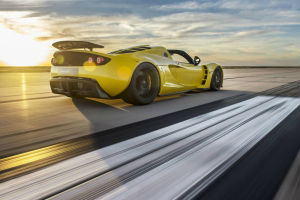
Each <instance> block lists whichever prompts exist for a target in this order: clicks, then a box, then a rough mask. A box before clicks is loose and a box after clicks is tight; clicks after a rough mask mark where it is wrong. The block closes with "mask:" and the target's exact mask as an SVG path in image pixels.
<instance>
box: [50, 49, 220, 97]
mask: <svg viewBox="0 0 300 200" xmlns="http://www.w3.org/2000/svg"><path fill="white" fill-rule="evenodd" d="M69 51H72V52H83V53H92V54H95V55H100V56H104V57H107V58H110V59H111V60H110V61H109V62H108V63H107V64H105V65H99V66H95V65H86V66H52V67H51V77H53V78H54V77H64V76H66V77H68V76H69V77H70V76H71V77H84V78H92V79H95V80H96V81H97V82H98V84H99V85H100V87H101V88H102V89H103V90H104V92H106V93H107V94H108V95H109V96H110V97H115V96H117V95H119V94H121V93H122V92H123V91H124V90H125V89H126V88H127V87H128V86H129V84H130V81H131V77H132V75H133V73H134V71H135V69H136V68H137V67H138V66H139V65H140V64H141V63H145V62H146V63H151V64H152V65H153V66H154V67H156V69H157V71H158V73H159V76H160V81H161V84H160V92H159V95H167V94H172V93H177V92H182V91H187V90H191V89H196V88H210V82H211V77H212V74H213V72H214V70H215V68H216V67H217V66H220V65H217V64H214V63H212V64H207V65H201V66H194V65H193V64H187V63H179V62H176V61H174V60H173V59H172V58H171V56H170V54H169V52H168V51H167V49H166V48H164V47H151V49H145V50H142V51H136V52H134V53H123V54H114V53H112V54H104V53H99V52H95V51H83V50H69ZM165 56H167V57H165ZM71 68H74V69H76V70H78V74H76V75H66V74H64V73H63V72H64V69H71ZM205 70H207V71H208V72H207V77H205ZM203 80H205V83H204V84H203Z"/></svg>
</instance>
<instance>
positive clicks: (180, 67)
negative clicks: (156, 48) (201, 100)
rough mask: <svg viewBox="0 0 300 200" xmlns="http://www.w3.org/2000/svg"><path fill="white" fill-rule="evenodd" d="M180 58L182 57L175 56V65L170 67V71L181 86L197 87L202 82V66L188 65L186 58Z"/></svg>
mask: <svg viewBox="0 0 300 200" xmlns="http://www.w3.org/2000/svg"><path fill="white" fill-rule="evenodd" d="M174 55H176V56H174ZM178 56H181V55H178V54H173V55H172V59H173V63H171V64H170V65H169V69H170V71H171V73H172V75H173V77H174V79H175V80H176V81H177V82H178V83H179V84H181V85H185V86H190V87H196V86H197V85H199V83H200V82H201V77H202V75H201V73H202V68H201V66H195V65H194V64H191V63H188V61H187V60H186V59H185V58H184V57H183V58H180V57H178Z"/></svg>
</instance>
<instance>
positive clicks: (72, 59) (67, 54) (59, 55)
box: [51, 51, 110, 66]
mask: <svg viewBox="0 0 300 200" xmlns="http://www.w3.org/2000/svg"><path fill="white" fill-rule="evenodd" d="M109 61H110V58H107V57H105V56H102V55H101V56H100V55H97V54H93V53H85V52H73V51H59V52H56V53H54V58H52V59H51V63H52V65H54V66H84V65H85V64H93V65H105V64H106V63H108V62H109Z"/></svg>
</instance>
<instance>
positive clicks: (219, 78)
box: [210, 67, 223, 91]
mask: <svg viewBox="0 0 300 200" xmlns="http://www.w3.org/2000/svg"><path fill="white" fill-rule="evenodd" d="M222 83H223V74H222V71H221V68H220V67H217V68H216V69H215V71H214V73H213V75H212V78H211V83H210V89H211V90H215V91H217V90H220V88H221V87H222Z"/></svg>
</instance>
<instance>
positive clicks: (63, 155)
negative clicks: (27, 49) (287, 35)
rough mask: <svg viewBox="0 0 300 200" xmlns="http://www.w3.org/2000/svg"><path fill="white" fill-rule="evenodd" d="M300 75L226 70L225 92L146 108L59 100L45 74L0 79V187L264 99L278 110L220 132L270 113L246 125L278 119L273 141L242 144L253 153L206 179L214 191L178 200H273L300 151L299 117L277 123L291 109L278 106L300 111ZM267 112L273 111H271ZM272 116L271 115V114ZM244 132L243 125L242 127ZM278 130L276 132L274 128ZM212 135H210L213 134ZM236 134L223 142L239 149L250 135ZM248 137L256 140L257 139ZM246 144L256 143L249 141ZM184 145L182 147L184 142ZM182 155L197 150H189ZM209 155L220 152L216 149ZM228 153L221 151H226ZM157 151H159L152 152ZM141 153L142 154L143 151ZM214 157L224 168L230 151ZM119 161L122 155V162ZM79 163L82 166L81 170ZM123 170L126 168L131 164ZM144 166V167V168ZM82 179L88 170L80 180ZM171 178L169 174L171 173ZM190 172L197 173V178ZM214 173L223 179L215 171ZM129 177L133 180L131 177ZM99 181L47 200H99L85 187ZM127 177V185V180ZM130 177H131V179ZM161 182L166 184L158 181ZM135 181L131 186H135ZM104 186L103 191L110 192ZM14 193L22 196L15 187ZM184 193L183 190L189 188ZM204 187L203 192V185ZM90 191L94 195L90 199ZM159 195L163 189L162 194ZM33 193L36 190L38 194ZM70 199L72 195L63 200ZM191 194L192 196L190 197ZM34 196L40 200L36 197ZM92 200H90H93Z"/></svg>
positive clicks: (296, 71) (191, 190)
mask: <svg viewBox="0 0 300 200" xmlns="http://www.w3.org/2000/svg"><path fill="white" fill-rule="evenodd" d="M299 72H300V69H295V68H293V69H292V68H287V69H278V68H276V69H275V68H274V69H272V68H271V69H270V68H266V69H258V68H255V69H250V68H247V69H225V80H224V88H223V90H222V91H219V92H211V91H205V90H202V91H192V92H188V93H184V94H180V95H173V96H168V97H159V98H157V99H156V101H155V102H154V103H153V104H151V105H147V106H131V105H128V104H126V103H124V102H123V101H122V100H99V99H80V100H78V99H73V100H72V99H70V98H68V97H64V96H60V95H54V94H52V93H51V92H50V88H49V86H48V80H49V74H48V73H45V72H43V73H0V79H1V82H2V83H6V84H4V85H2V86H0V95H1V97H0V109H1V115H0V138H1V140H0V156H1V158H2V159H1V160H0V162H1V165H0V180H1V182H4V181H8V180H9V181H10V183H11V184H12V186H13V185H14V181H15V180H16V181H17V183H18V184H19V182H20V183H21V184H25V185H27V184H26V181H24V180H26V178H25V179H24V180H23V181H20V180H22V179H23V177H30V176H33V177H34V174H35V173H38V174H39V173H42V171H39V170H43V169H45V170H46V171H47V170H48V171H49V170H50V168H51V166H55V165H56V164H58V165H60V163H64V162H69V161H67V159H70V160H72V159H77V157H78V158H79V157H80V156H86V155H88V154H89V152H93V151H98V150H101V149H103V148H104V149H106V147H109V145H113V146H114V145H118V144H119V143H120V142H122V141H127V140H134V139H135V138H140V137H148V136H150V134H149V132H151V131H154V132H155V131H156V130H159V129H164V127H166V126H171V125H173V124H175V123H181V122H183V121H184V120H189V119H190V118H192V117H197V116H201V115H205V114H206V113H209V112H214V111H215V112H218V110H220V109H222V108H224V107H226V106H230V105H239V103H241V102H244V101H245V100H250V99H255V98H261V97H260V96H269V97H263V98H267V99H273V98H274V97H276V96H277V97H276V99H278V100H274V101H275V102H274V105H272V104H271V103H270V104H269V103H267V104H266V106H260V107H261V108H262V109H265V111H262V110H257V111H254V110H253V111H252V110H250V112H249V114H247V112H246V110H245V112H241V114H240V115H241V116H240V117H239V116H235V115H233V117H234V118H237V120H238V121H236V122H233V123H229V124H228V125H226V124H224V125H222V126H223V128H222V127H221V129H225V130H226V129H227V128H228V126H229V125H230V126H232V125H234V123H240V122H239V121H240V120H244V117H242V115H245V117H246V118H247V117H249V116H250V115H253V114H254V115H255V116H256V114H255V112H258V113H262V115H265V114H264V113H265V112H267V113H269V114H268V115H269V117H268V116H267V115H266V116H265V117H264V118H265V119H264V118H261V119H262V120H261V121H264V122H265V123H259V116H260V115H261V114H257V116H258V117H255V118H253V119H255V120H256V121H257V122H256V123H257V124H256V125H255V123H254V122H251V123H253V124H252V125H251V123H250V125H249V124H248V123H246V124H248V126H249V127H250V128H251V127H253V128H257V129H258V130H260V129H259V127H260V126H261V125H264V124H267V123H266V122H267V121H268V120H269V121H270V119H271V118H274V117H275V118H274V121H272V120H271V121H270V122H269V124H270V125H272V126H271V127H268V126H266V127H268V128H267V129H268V130H272V131H271V132H270V133H269V131H267V130H266V127H265V128H263V130H264V131H263V132H261V133H260V134H259V135H263V134H266V137H262V138H260V139H259V140H257V141H256V143H253V144H250V143H249V144H248V145H245V144H246V143H245V144H244V142H242V143H243V144H244V147H242V149H241V150H243V149H248V150H249V149H251V150H250V151H248V152H247V151H245V152H244V153H243V154H241V155H240V157H235V156H234V155H232V156H231V158H234V159H233V160H234V162H233V161H232V163H233V164H232V165H230V166H229V168H226V170H224V174H221V173H219V174H218V175H217V176H212V177H214V178H209V180H210V181H209V184H207V185H206V187H205V189H203V188H202V189H201V190H200V189H199V187H200V186H201V184H200V186H199V184H198V183H201V181H200V180H198V182H197V184H195V185H194V186H193V187H191V188H188V189H187V191H188V192H185V193H184V194H181V195H180V197H182V198H191V197H193V198H194V197H197V198H199V197H201V198H202V199H220V198H222V199H232V198H233V197H235V199H247V198H248V199H271V198H272V197H273V196H274V195H275V193H276V191H277V190H278V188H279V186H280V184H281V182H282V180H283V178H284V177H285V175H286V173H287V171H288V169H289V167H290V166H291V163H292V161H293V159H294V158H295V156H296V153H297V151H298V149H299V143H300V142H299V141H300V140H299V132H300V131H299V124H298V123H294V122H295V121H299V107H298V109H296V110H294V111H293V113H292V114H287V116H288V117H284V118H282V119H281V118H278V119H281V120H283V121H282V122H280V120H276V115H275V114H278V113H280V112H282V111H285V110H288V109H287V108H284V107H282V108H281V107H280V106H283V104H282V103H280V102H281V101H287V102H286V103H285V104H286V106H288V105H290V104H291V105H292V104H295V103H296V104H295V106H296V107H297V105H298V100H299V99H298V100H296V101H295V100H293V98H294V97H299V95H300V90H299V87H300V86H299V83H300V82H299V80H300V76H299V75H300V74H299ZM6 85H7V86H6ZM4 86H5V87H4ZM290 97H292V98H290ZM282 98H283V99H282ZM285 98H287V99H285ZM289 99H291V100H289ZM268 101H269V100H268ZM270 101H271V100H270ZM272 101H273V100H272ZM289 101H291V103H288V102H289ZM276 102H277V103H276ZM292 102H294V103H292ZM258 105H259V104H258ZM268 106H269V107H270V108H268ZM255 107H256V106H255ZM255 109H256V108H255ZM274 109H275V111H274ZM276 109H277V110H276ZM269 110H270V111H269ZM291 111H292V110H291ZM272 112H273V113H274V114H272ZM215 118H216V117H214V119H215ZM256 118H257V119H256ZM250 121H252V120H250ZM275 122H276V123H275ZM278 123H279V124H278ZM217 124H218V123H216V122H213V124H212V126H213V127H214V126H216V125H217ZM242 124H244V122H243V123H242ZM200 126H201V125H200ZM242 126H244V125H242ZM273 126H276V127H275V128H274V127H273ZM213 127H212V130H214V128H213ZM244 128H247V127H244ZM248 129H249V128H248ZM248 129H247V130H248ZM214 131H216V130H214ZM237 131H238V132H237V136H230V135H231V134H233V133H231V132H233V131H230V132H228V134H226V137H233V138H235V139H236V143H238V142H241V140H243V139H245V138H246V137H250V135H249V134H248V133H247V131H246V132H245V131H243V129H241V130H239V129H238V130H237ZM184 133H185V132H184ZM229 133H230V134H229ZM244 133H246V135H245V137H240V139H238V137H239V136H240V135H241V134H244ZM249 133H251V132H249ZM218 134H219V133H218ZM200 136H201V134H200ZM201 137H202V136H201ZM251 137H254V138H256V136H251ZM222 138H223V137H222ZM159 141H160V140H159ZM226 141H227V142H228V141H231V140H224V141H223V142H221V144H223V145H224V148H225V147H226V148H228V147H230V146H234V145H232V144H231V145H230V143H228V144H226V143H227V142H226ZM245 141H247V140H245ZM249 141H252V139H251V140H249ZM180 142H183V141H181V140H180ZM218 142H219V143H220V140H218V141H216V143H214V142H213V143H212V144H213V145H216V144H217V143H218ZM242 143H241V144H242ZM49 145H51V146H49ZM163 145H164V144H163ZM201 145H202V144H200V146H201ZM253 145H254V147H253ZM167 146H168V145H167ZM150 147H154V146H150ZM183 147H184V148H192V146H191V145H188V146H183ZM183 147H180V148H183ZM118 148H119V147H118V146H116V149H118ZM168 148H169V146H168ZM211 148H212V149H216V147H214V148H213V147H211ZM224 148H223V150H225V149H224ZM237 150H238V149H237ZM28 151H29V152H28ZM153 151H158V150H154V149H153ZM184 151H188V150H184ZM184 151H183V152H184ZM207 151H208V152H210V153H211V155H212V157H208V160H211V161H213V162H217V161H216V159H217V158H218V157H216V156H214V155H216V154H215V153H216V152H217V150H216V151H215V152H213V151H211V150H207ZM231 151H232V150H230V149H228V152H231ZM138 152H139V153H140V151H138ZM110 153H112V152H110ZM113 154H114V153H113ZM100 155H102V154H100ZM162 155H164V154H162ZM166 155H167V154H166ZM204 155H205V156H206V155H210V154H204ZM217 155H218V156H221V157H219V159H220V160H224V158H222V156H224V155H225V151H224V154H221V153H217ZM287 155H288V156H287ZM117 156H121V155H118V154H117ZM176 156H177V157H179V156H181V154H178V155H177V154H176ZM176 156H175V157H176ZM195 156H196V155H195ZM199 156H200V157H199ZM205 156H204V157H205ZM129 157H130V156H129V155H126V156H123V157H122V156H121V157H120V159H115V160H118V161H120V160H122V159H121V158H124V159H128V158H129ZM159 157H165V156H159ZM198 157H199V158H201V159H202V158H203V155H198ZM141 159H144V160H147V158H146V154H145V155H144V156H142V157H141ZM171 159H172V158H171V157H166V159H165V161H164V162H168V160H171ZM84 160H88V159H84ZM229 160H230V159H229ZM130 162H131V161H130ZM155 162H156V161H155ZM161 162H162V161H161ZM80 163H81V164H82V165H84V162H80ZM125 163H128V162H127V161H126V162H125ZM204 163H205V162H204ZM262 163H263V164H262ZM54 164H55V165H54ZM185 164H186V163H185ZM119 165H121V166H123V165H124V166H123V167H125V164H119ZM119 165H118V166H119ZM190 165H191V164H189V165H187V167H189V166H190ZM221 165H222V164H221ZM48 166H49V167H48ZM69 166H73V164H69ZM104 166H106V165H104ZM134 166H136V165H134ZM143 166H144V167H145V166H147V165H143ZM155 167H156V168H159V167H160V166H157V165H155ZM172 167H173V166H172ZM187 167H186V168H187ZM213 167H216V169H218V167H217V165H212V166H211V167H210V168H213ZM48 168H49V169H48ZM119 168H120V167H118V169H115V168H112V169H110V170H111V172H113V173H114V172H115V171H114V170H116V171H118V170H121V171H122V168H120V169H119ZM152 168H153V166H152ZM173 168H174V167H173ZM198 168H200V169H202V170H203V169H205V168H203V167H202V166H200V167H198ZM210 168H209V169H210ZM62 169H65V170H67V171H70V170H68V168H66V167H62ZM178 169H180V168H178ZM131 170H132V169H131ZM148 170H149V169H148ZM50 171H51V170H50ZM85 171H86V170H84V171H83V172H85ZM142 171H143V173H145V174H146V172H147V170H142ZM168 171H172V170H171V169H170V170H168ZM179 171H184V170H179ZM192 171H193V172H195V173H196V172H197V170H192ZM216 171H217V172H218V170H216ZM83 172H77V174H84V173H83ZM87 172H88V171H87ZM175 172H176V171H175ZM168 173H169V172H168ZM170 173H171V172H170ZM62 174H63V173H62ZM129 174H132V172H131V173H129ZM133 174H135V173H133ZM137 174H138V173H137ZM220 174H221V175H220ZM274 174H276V176H274ZM44 175H46V173H44ZM119 175H120V174H119ZM183 175H184V174H183ZM51 176H53V175H49V177H51ZM55 176H56V175H55ZM66 176H67V175H66ZM143 176H144V175H143ZM98 177H99V174H97V173H96V175H91V177H90V178H87V177H85V178H84V179H82V181H79V182H78V180H77V182H72V181H70V182H69V184H70V186H68V187H67V185H68V184H63V185H64V186H65V187H67V188H61V189H59V188H58V189H55V191H56V192H54V193H53V191H50V193H49V191H48V193H47V192H46V191H45V192H42V193H43V195H47V194H49V196H47V197H53V198H58V199H65V198H66V197H71V196H72V195H74V194H75V196H76V194H80V195H82V196H85V195H88V196H89V195H90V194H94V195H95V196H94V197H97V196H99V195H100V193H99V189H97V188H96V189H95V188H94V189H92V188H93V187H91V186H93V185H95V184H93V181H88V182H87V184H85V181H87V180H90V179H91V178H92V179H94V178H97V179H98ZM121 177H123V175H122V176H121V175H120V177H119V178H121ZM125 177H127V175H126V174H125ZM129 177H132V175H131V176H129ZM151 177H152V176H151ZM167 177H168V179H170V183H171V182H174V181H175V180H171V178H172V177H174V176H167ZM169 177H171V178H169ZM241 177H242V178H241ZM40 178H43V177H40V176H37V177H35V178H32V177H31V178H29V180H35V179H40ZM44 178H45V177H44ZM159 178H161V177H160V176H159ZM51 179H52V178H50V179H47V178H46V179H45V181H46V182H44V183H47V180H51ZM127 179H128V178H127ZM127 179H126V180H127ZM131 179H133V178H131ZM148 179H149V178H147V180H148ZM65 180H68V179H65ZM100 180H101V177H100ZM187 180H190V179H187ZM201 180H202V179H201ZM132 181H133V182H134V180H132ZM132 181H122V182H123V183H124V185H125V184H127V182H128V187H127V188H128V191H129V189H132V188H133V187H132V186H130V184H131V182H132ZM22 182H24V183H22ZM202 182H203V181H202ZM204 182H205V181H204ZM91 183H92V184H91ZM96 183H97V182H96ZM141 183H144V181H141ZM3 184H4V185H3ZM3 184H2V185H0V186H2V187H4V188H5V187H7V184H6V185H5V182H4V183H3ZM89 184H90V185H89ZM28 185H29V184H28ZM30 185H34V184H30ZM76 185H80V186H83V187H79V188H86V189H85V190H82V189H79V190H77V191H76V188H78V187H75V193H74V192H73V191H74V190H73V187H74V186H76ZM88 185H89V186H88ZM96 185H97V184H96ZM98 185H99V182H98ZM102 185H103V182H102ZM141 185H142V184H141ZM188 185H189V184H188ZM190 185H191V184H190ZM50 186H51V184H49V188H51V187H50ZM103 186H105V188H106V184H104V185H103ZM15 187H16V188H18V186H15ZM38 187H39V185H38ZM107 187H108V186H107ZM116 187H117V186H115V188H112V189H111V190H110V191H114V189H116ZM140 187H142V186H140ZM182 187H183V188H184V186H182ZM201 187H203V184H202V186H201ZM43 188H46V187H42V189H43ZM87 188H89V189H91V190H90V192H89V190H87ZM145 188H146V190H147V191H148V190H149V189H151V188H152V187H150V188H147V187H146V186H145ZM159 188H160V189H162V187H159ZM29 189H30V188H29ZM31 189H32V190H36V189H34V188H31ZM49 190H50V189H49ZM141 190H143V189H141ZM285 190H286V189H285ZM16 191H17V192H20V194H21V196H22V197H23V196H24V195H23V194H22V192H24V191H23V190H16ZM101 191H102V190H101ZM134 191H135V189H134V188H133V189H132V192H131V193H132V194H133V195H134ZM149 191H150V190H149ZM154 191H155V190H154ZM17 192H16V193H13V196H14V195H18V193H17ZM175 192H176V191H174V193H175ZM167 193H170V192H167ZM20 194H19V195H20ZM27 194H29V193H27ZM66 194H68V195H67V196H64V195H66ZM103 194H104V193H103ZM190 194H193V196H191V195H190ZM32 195H35V194H34V193H32ZM53 195H55V196H53ZM108 195H109V194H108ZM25 196H26V195H25ZM25 196H24V197H25ZM27 197H28V196H27ZM44 197H45V196H44ZM148 197H149V196H148ZM250 197H251V198H250ZM89 198H91V199H93V198H92V197H89ZM121 198H123V196H121Z"/></svg>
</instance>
